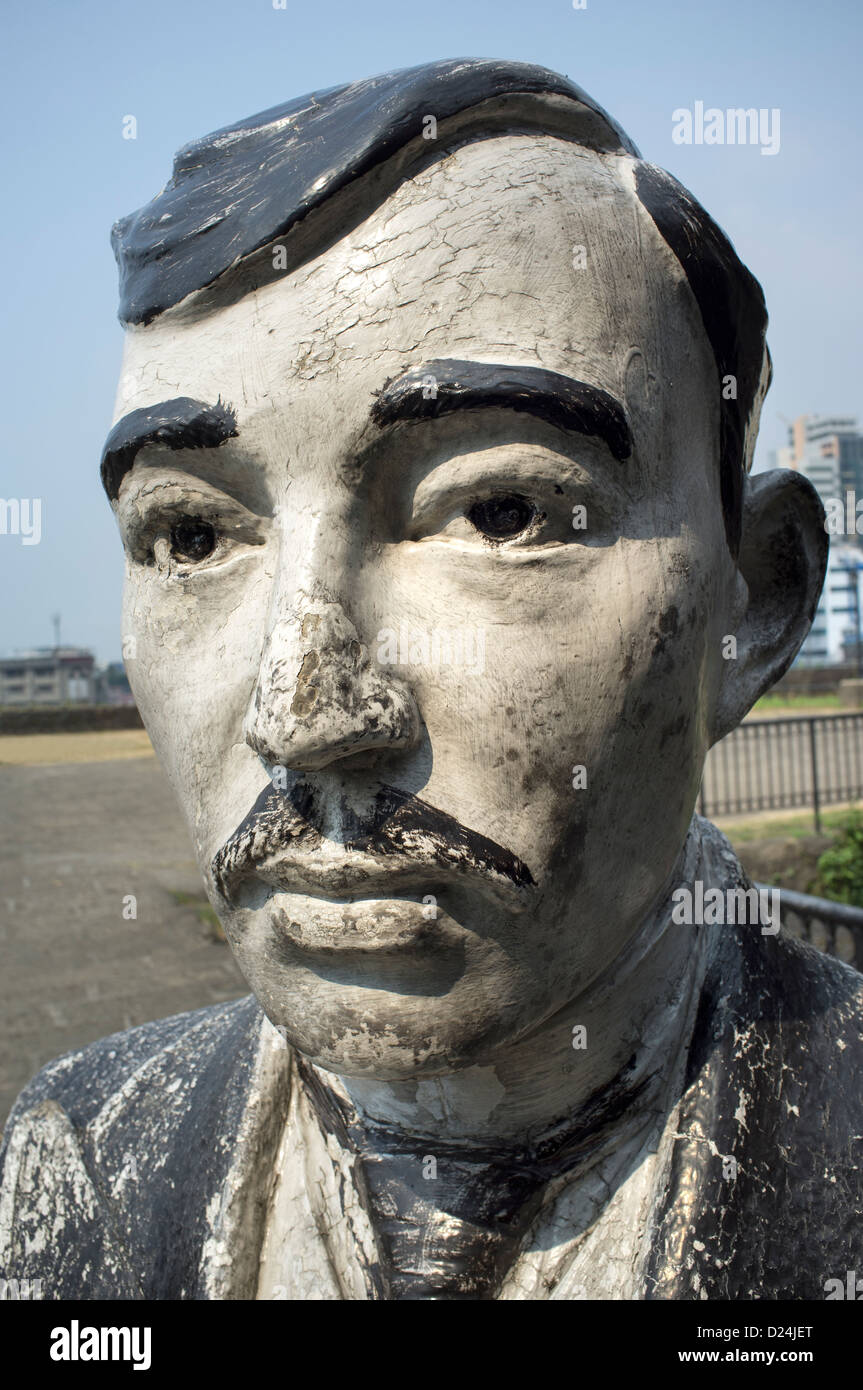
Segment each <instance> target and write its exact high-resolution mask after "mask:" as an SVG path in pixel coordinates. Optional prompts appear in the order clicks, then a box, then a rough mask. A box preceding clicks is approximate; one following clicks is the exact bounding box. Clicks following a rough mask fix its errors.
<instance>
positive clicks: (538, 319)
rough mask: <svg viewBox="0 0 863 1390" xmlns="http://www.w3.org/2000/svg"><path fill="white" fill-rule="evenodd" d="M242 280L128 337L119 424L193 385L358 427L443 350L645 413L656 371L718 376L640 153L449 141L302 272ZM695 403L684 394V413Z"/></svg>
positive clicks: (299, 417) (245, 410) (700, 380)
mask: <svg viewBox="0 0 863 1390" xmlns="http://www.w3.org/2000/svg"><path fill="white" fill-rule="evenodd" d="M274 260H275V261H276V262H277V261H278V252H277V250H276V252H275V253H274ZM268 271H269V267H268ZM252 274H257V278H258V279H261V278H265V279H266V280H267V283H263V284H258V285H257V287H253V286H252V284H251V276H252ZM249 281H250V284H249V291H248V293H246V294H245V295H243V296H242V297H239V298H236V299H235V300H234V302H232V303H229V304H225V305H221V306H220V305H219V304H218V300H217V299H216V298H215V297H212V296H211V297H210V298H209V300H208V302H206V303H205V301H204V298H203V297H201V298H200V304H201V305H202V306H203V308H201V307H199V306H197V305H196V304H195V302H194V301H195V297H192V299H190V300H189V301H187V302H186V304H185V305H184V306H183V307H182V308H180V309H176V310H171V311H169V312H168V313H165V314H162V315H161V316H160V317H159V318H157V319H156V320H155V321H154V323H152V324H151V325H149V326H148V327H146V328H136V329H134V330H130V331H129V332H128V333H127V335H126V346H125V354H124V362H123V372H122V376H121V381H120V388H119V392H118V397H117V402H116V409H115V419H117V418H119V417H120V416H121V415H123V414H125V413H126V412H127V411H129V410H133V409H135V408H139V407H141V406H144V405H148V404H151V403H153V402H155V401H160V400H164V399H166V398H169V397H171V396H180V395H182V396H190V397H192V398H194V399H199V400H203V401H215V400H216V399H217V398H218V397H220V396H221V398H222V399H224V400H229V401H230V402H231V403H232V405H233V406H234V407H235V409H236V410H237V414H238V418H239V420H240V423H241V424H242V423H244V422H245V423H251V422H252V421H253V420H254V419H255V417H256V416H257V415H258V414H259V413H260V412H262V411H263V412H265V414H266V415H267V416H268V417H269V418H270V419H271V418H272V414H273V410H274V409H275V410H276V411H282V410H284V411H288V410H289V411H290V415H291V418H292V419H293V420H294V421H296V423H297V427H298V428H301V429H305V428H306V427H307V426H308V423H309V421H310V420H320V418H321V417H322V416H324V417H326V416H330V417H333V418H335V417H337V418H338V419H339V420H343V421H346V422H349V421H353V420H354V419H355V421H356V423H357V424H360V422H361V419H363V418H365V416H366V415H367V413H368V409H369V406H370V404H371V402H372V400H373V394H372V393H373V392H375V391H376V390H378V389H379V388H380V386H381V384H382V383H383V382H384V381H386V380H387V379H389V378H390V377H392V376H394V375H396V374H398V373H399V372H401V371H403V370H405V369H406V368H408V367H413V366H415V365H417V364H418V363H419V362H422V361H427V360H431V359H434V358H441V357H458V358H460V359H468V358H471V357H476V358H477V359H478V360H480V361H482V360H486V361H512V362H521V363H525V364H535V365H538V366H543V367H547V368H550V369H552V370H556V371H561V372H565V373H570V374H572V375H574V376H577V377H579V378H580V379H582V380H586V381H591V382H593V383H594V384H596V385H597V386H599V387H601V388H603V389H605V390H607V391H609V392H610V393H611V394H612V395H614V396H615V397H617V398H618V399H619V400H621V401H623V402H624V403H626V404H627V406H628V407H630V408H631V409H632V410H633V411H634V412H635V413H636V414H637V413H638V411H639V410H640V409H642V408H643V407H644V405H645V402H646V398H647V395H648V394H649V387H648V385H647V383H648V382H654V383H664V382H674V381H676V380H677V381H680V380H681V378H683V377H684V376H685V378H686V380H687V381H688V382H689V383H690V384H692V383H695V385H694V388H693V390H692V395H693V401H694V400H695V399H697V397H698V396H699V394H700V395H701V396H702V397H703V396H704V394H705V392H706V391H708V392H709V391H711V390H713V389H714V387H715V381H716V368H715V363H714V362H713V359H712V355H711V353H710V349H709V345H708V343H707V339H706V335H705V333H704V330H703V327H702V325H701V321H700V316H699V313H698V309H697V306H696V304H695V301H694V298H693V296H692V294H691V291H690V290H689V287H688V285H687V284H686V281H685V277H684V275H683V272H682V269H681V267H680V265H679V263H678V262H677V260H676V258H675V257H674V256H673V254H672V253H671V251H670V250H669V248H668V247H667V246H666V244H665V242H664V241H663V240H662V238H661V237H660V236H659V233H658V231H657V230H656V227H655V226H654V224H653V222H652V220H651V218H650V217H649V215H648V214H647V213H646V212H645V210H644V209H643V208H642V207H641V204H640V203H639V202H638V199H637V197H636V195H635V193H634V188H633V181H632V161H631V160H629V159H627V158H620V157H611V156H604V157H599V156H597V155H596V154H594V153H592V152H588V151H585V150H582V149H580V148H579V147H577V146H575V145H572V144H570V143H568V142H565V141H561V140H559V139H556V138H552V137H543V136H501V137H499V138H496V139H491V140H484V141H480V142H475V143H472V144H468V145H466V146H464V147H462V148H460V149H458V150H455V151H453V152H452V153H450V154H449V155H447V156H446V157H445V158H444V159H442V160H440V161H438V162H436V163H434V164H432V165H431V166H430V167H429V168H427V169H426V170H425V171H423V173H421V174H420V175H419V176H417V177H415V178H413V179H411V180H409V181H407V182H405V183H403V184H402V185H401V186H400V187H399V188H398V189H397V190H396V191H395V193H393V195H392V196H391V197H390V198H388V199H387V200H386V201H385V202H384V203H383V204H382V205H381V206H380V207H379V208H377V209H376V210H375V211H374V212H373V213H372V214H371V215H370V216H369V217H368V218H366V219H365V221H363V222H361V223H360V224H359V225H357V226H356V227H354V228H353V229H352V230H351V231H350V232H348V234H347V235H345V236H344V237H343V238H342V239H341V240H338V241H336V242H335V243H334V244H332V245H330V246H328V247H327V248H326V249H325V250H323V251H322V252H321V253H320V254H319V255H317V256H316V257H314V258H313V259H311V260H309V261H308V262H306V264H304V265H303V266H302V267H301V268H300V269H299V270H295V271H293V272H292V273H287V272H286V273H284V274H283V275H279V274H278V273H277V272H269V273H268V274H267V275H266V276H264V277H261V275H260V268H258V270H257V272H255V271H250V272H249ZM204 310H205V311H204ZM634 360H637V361H638V364H639V365H638V370H637V371H636V372H635V373H633V371H632V364H633V361H634ZM633 382H635V383H636V386H637V389H636V390H635V395H636V397H637V399H630V398H631V397H633V392H634V387H633ZM336 392H337V394H336ZM693 401H688V402H687V401H684V400H682V399H681V398H680V396H678V398H677V403H678V404H679V405H680V406H681V407H682V408H684V409H687V410H689V411H690V412H691V409H692V408H693ZM653 414H654V415H656V410H655V409H654V411H653Z"/></svg>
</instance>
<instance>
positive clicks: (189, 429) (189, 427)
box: [100, 396, 237, 501]
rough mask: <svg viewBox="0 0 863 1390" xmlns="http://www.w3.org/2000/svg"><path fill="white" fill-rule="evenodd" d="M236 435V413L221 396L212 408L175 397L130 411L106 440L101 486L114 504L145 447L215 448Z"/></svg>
mask: <svg viewBox="0 0 863 1390" xmlns="http://www.w3.org/2000/svg"><path fill="white" fill-rule="evenodd" d="M236 434H237V417H236V414H235V413H234V410H233V408H232V406H230V405H227V404H226V403H225V402H223V401H222V399H221V397H220V398H219V400H218V401H217V402H216V404H215V405H205V404H204V403H203V402H202V401H193V400H191V399H190V398H189V397H188V396H177V397H176V398H175V399H174V400H171V401H160V402H159V403H158V405H147V406H143V407H142V408H141V409H140V410H132V411H130V413H129V414H128V415H124V416H123V417H122V419H120V420H118V421H117V423H116V425H115V426H114V427H113V429H112V430H111V432H110V434H109V435H108V438H107V440H106V441H105V447H104V449H103V450H102V463H101V469H100V472H101V474H102V486H103V487H104V489H105V491H106V492H107V494H108V496H109V497H110V498H111V500H112V501H113V500H114V499H115V498H116V496H117V494H118V492H119V491H120V484H121V482H122V481H123V478H124V477H125V476H126V474H127V473H128V472H129V469H130V468H131V467H132V464H133V463H134V462H135V457H136V455H137V454H138V453H139V451H140V450H141V449H143V448H144V446H145V445H147V444H161V445H163V446H164V447H165V448H167V449H215V448H218V446H219V445H220V444H224V442H225V440H226V439H234V438H235V437H236Z"/></svg>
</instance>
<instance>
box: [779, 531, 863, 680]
mask: <svg viewBox="0 0 863 1390" xmlns="http://www.w3.org/2000/svg"><path fill="white" fill-rule="evenodd" d="M858 566H863V554H861V552H860V549H859V547H858V546H856V545H846V544H839V543H837V542H835V541H833V542H831V545H830V551H829V555H828V558H827V575H826V577H825V580H824V588H823V589H822V590H821V597H820V599H819V600H818V607H817V609H816V610H815V617H814V618H813V620H812V627H811V628H810V630H809V633H808V635H807V637H806V640H805V641H804V643H803V646H802V647H801V648H800V655H799V656H798V658H797V661H796V663H795V665H798V666H834V665H839V664H841V663H842V662H845V661H847V660H849V658H850V659H853V656H854V653H855V652H856V649H857V632H858V628H859V626H860V615H859V613H858V602H859V593H860V590H859V588H858V584H859V585H863V580H861V579H860V576H859V574H858V573H857V568H858Z"/></svg>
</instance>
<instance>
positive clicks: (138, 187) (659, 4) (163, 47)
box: [0, 0, 863, 660]
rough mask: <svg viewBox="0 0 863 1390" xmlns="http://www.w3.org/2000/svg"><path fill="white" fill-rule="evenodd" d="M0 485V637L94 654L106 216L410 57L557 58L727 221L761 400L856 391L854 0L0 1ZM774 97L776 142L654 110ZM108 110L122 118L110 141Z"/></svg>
mask: <svg viewBox="0 0 863 1390" xmlns="http://www.w3.org/2000/svg"><path fill="white" fill-rule="evenodd" d="M2 32H3V39H4V50H5V63H4V81H3V91H2V97H0V100H2V106H3V108H4V110H3V123H2V129H3V131H4V135H5V143H6V148H5V150H4V152H3V185H4V186H3V196H4V203H5V206H6V215H5V217H4V218H3V221H2V238H3V243H4V245H3V262H4V266H5V277H4V278H5V284H4V295H3V298H4V301H5V304H6V310H7V321H8V328H7V332H6V333H5V334H4V342H3V347H2V357H3V360H2V374H3V386H4V395H5V401H4V411H5V418H6V425H5V430H4V452H3V467H2V472H0V496H3V497H5V498H9V497H41V498H42V499H43V521H42V541H41V544H39V545H34V546H23V545H22V544H21V541H20V538H19V537H13V536H0V586H2V594H3V603H2V609H0V613H2V618H0V651H10V650H12V649H14V648H16V647H23V646H30V645H44V644H48V643H50V642H51V641H52V629H51V625H50V615H51V613H52V612H54V611H55V610H57V609H59V610H60V611H61V613H62V615H63V640H64V642H69V643H75V644H80V645H82V646H90V647H93V648H94V649H95V651H96V652H97V654H98V656H99V658H100V659H102V660H108V659H117V658H118V657H119V646H120V640H119V632H120V582H121V575H122V558H121V549H120V544H119V541H118V539H117V537H116V534H115V531H114V524H113V519H112V517H111V514H110V511H109V508H108V506H107V503H106V502H105V500H104V498H103V496H102V493H101V489H100V487H99V483H98V477H97V463H98V457H99V451H100V447H101V444H102V442H103V439H104V436H105V433H106V431H107V427H108V425H109V422H110V415H111V408H112V403H113V398H114V390H115V385H116V378H117V373H118V367H119V361H120V350H121V340H122V333H121V329H120V327H119V324H118V323H117V320H116V298H117V295H116V274H115V267H114V261H113V256H112V253H111V250H110V247H109V243H108V234H109V230H110V227H111V223H112V222H113V221H114V220H115V219H116V218H117V217H119V216H121V215H122V214H124V213H127V212H130V211H132V210H133V209H134V208H137V207H140V206H141V204H143V203H145V202H147V201H149V199H150V198H151V197H152V196H153V195H154V194H155V193H156V192H157V191H158V190H159V189H160V188H161V187H162V185H163V184H164V183H165V182H166V180H167V179H168V177H169V176H170V172H171V163H172V159H173V155H174V152H175V150H176V149H177V148H178V147H179V146H180V145H182V144H185V143H186V142H187V141H188V140H190V139H192V138H194V137H195V136H198V135H202V134H204V133H205V132H207V131H209V130H213V129H215V128H217V127H218V126H221V125H225V124H227V123H228V122H230V121H233V120H235V119H237V118H238V117H242V116H247V115H250V114H252V113H253V112H255V111H260V110H263V109H265V108H266V107H268V106H273V105H276V104H278V103H280V102H283V101H286V100H287V99H288V98H290V97H293V96H298V95H300V94H302V93H304V92H308V91H312V90H314V89H315V88H320V87H329V86H332V85H334V84H336V83H340V82H347V81H350V80H352V79H354V78H358V77H365V76H369V75H371V74H373V73H377V72H384V71H386V70H388V69H391V68H398V67H407V66H410V65H411V64H415V63H420V62H425V61H429V60H433V59H436V58H450V57H464V56H470V57H500V58H517V59H521V60H524V61H528V62H534V63H541V64H543V65H545V66H546V67H550V68H554V69H556V70H557V71H560V72H564V73H566V74H567V75H568V76H569V77H570V78H572V79H573V81H575V82H577V83H578V84H579V85H581V86H582V87H584V88H585V89H586V90H587V91H588V92H589V93H590V94H591V96H593V97H594V98H595V99H596V100H597V101H598V102H599V103H600V104H601V105H602V106H604V107H605V108H606V109H607V110H608V111H610V112H611V114H612V115H613V116H615V117H616V118H617V120H618V121H620V123H621V124H622V125H623V127H624V129H625V130H626V131H628V133H629V134H630V135H631V136H632V138H633V139H634V140H635V142H636V144H638V145H639V147H640V148H641V151H642V153H643V154H644V155H645V157H646V158H648V159H650V160H652V161H654V162H655V163H657V164H661V165H663V166H664V167H665V168H667V169H670V170H671V172H672V173H673V174H675V175H676V176H677V177H678V178H679V179H681V180H682V182H683V183H684V184H686V185H687V187H689V188H690V189H691V190H692V192H693V193H694V194H695V195H696V197H698V198H699V199H700V200H701V201H702V202H703V203H704V205H705V206H706V208H707V209H708V211H709V212H710V213H711V214H712V215H713V217H715V218H716V220H717V221H718V222H719V223H720V225H721V226H723V227H724V228H725V230H726V231H727V232H728V233H729V235H730V236H731V239H732V241H733V242H734V244H735V246H736V248H737V250H738V252H739V254H740V255H741V256H742V258H743V260H744V261H745V262H746V264H747V265H749V267H750V268H751V269H752V270H753V272H754V273H755V274H756V275H757V277H758V278H759V280H760V281H761V283H762V285H763V286H764V291H765V294H766V297H767V306H768V310H769V312H770V319H771V330H770V338H769V341H770V346H771V351H772V353H773V358H774V363H775V379H774V384H773V387H772V389H771V392H770V395H769V397H768V400H767V405H766V407H765V414H764V420H763V428H762V435H761V442H760V445H759V453H758V455H757V460H756V466H764V465H765V463H766V455H767V451H768V450H769V449H771V448H774V447H775V446H776V445H777V444H781V443H784V427H783V424H782V421H781V418H780V417H781V416H782V415H784V416H787V417H789V418H790V417H792V416H794V415H796V414H799V413H801V412H803V411H818V412H821V413H824V412H828V411H842V412H853V413H863V390H861V375H860V363H861V347H863V314H861V301H863V295H861V280H863V272H861V254H860V245H861V236H860V230H861V225H863V207H861V203H863V197H861V178H860V171H861V166H863V160H861V123H863V122H861V115H860V87H861V78H860V58H861V50H863V42H861V40H863V7H861V5H860V3H859V0H819V3H817V4H813V3H808V2H807V0H722V3H717V0H587V7H586V9H583V10H574V9H573V7H572V0H530V3H516V2H515V0H495V2H494V3H492V0H431V2H430V3H421V2H420V3H410V0H361V3H356V2H354V3H350V4H349V3H347V0H326V3H320V4H309V3H307V2H306V0H288V5H287V8H286V9H285V10H276V9H274V8H273V4H272V0H137V3H128V2H126V3H124V2H123V0H38V3H33V0H7V3H6V5H5V6H4V16H3V22H2ZM696 101H703V102H704V104H705V106H707V107H709V106H716V107H719V108H722V109H725V108H727V107H737V106H744V107H750V106H754V107H757V108H762V107H764V108H773V107H778V108H779V109H780V112H781V126H780V130H781V148H780V151H779V153H778V155H776V156H775V157H770V156H764V155H762V154H761V153H760V151H759V149H758V148H757V147H734V146H723V145H712V146H708V145H691V146H685V145H676V144H674V143H673V142H672V139H671V132H672V120H671V113H672V112H673V111H674V110H675V109H676V108H678V107H690V108H691V107H692V106H693V104H694V103H695V102H696ZM127 115H134V116H135V117H136V118H137V122H138V138H137V139H136V140H124V139H123V138H122V121H123V117H124V116H127Z"/></svg>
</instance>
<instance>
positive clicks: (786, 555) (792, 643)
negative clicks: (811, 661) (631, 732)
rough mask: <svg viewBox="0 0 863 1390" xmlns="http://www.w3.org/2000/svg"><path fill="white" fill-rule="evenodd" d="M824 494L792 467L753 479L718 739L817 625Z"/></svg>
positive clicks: (716, 723) (714, 734) (824, 545)
mask: <svg viewBox="0 0 863 1390" xmlns="http://www.w3.org/2000/svg"><path fill="white" fill-rule="evenodd" d="M828 545H829V540H828V537H827V531H826V528H825V525H824V508H823V507H822V505H821V499H820V498H819V496H818V493H817V492H816V491H815V489H814V487H813V486H812V484H811V483H810V482H809V479H808V478H805V477H803V475H802V474H801V473H792V472H791V471H790V470H789V469H786V468H777V469H773V470H772V471H771V472H769V473H759V474H756V476H755V477H754V478H748V479H747V481H746V488H745V492H744V502H743V528H742V534H741V540H740V555H739V558H738V561H737V567H738V570H739V572H740V576H741V577H742V579H743V581H744V583H745V586H746V589H748V591H749V598H748V602H747V604H746V608H745V611H744V613H743V617H742V619H741V621H740V623H739V624H738V626H737V630H736V632H735V633H734V636H735V637H736V639H737V655H736V658H735V659H731V660H726V661H723V663H722V665H723V667H724V670H723V673H722V684H721V686H720V689H719V695H718V698H717V702H716V707H715V710H714V715H713V728H712V730H711V738H712V741H713V742H714V743H715V742H716V741H717V740H718V739H721V738H724V737H725V735H726V734H727V733H730V732H731V730H732V729H734V728H736V727H737V725H738V724H739V723H740V721H741V719H742V718H743V717H744V715H745V714H747V713H748V711H749V710H750V709H751V708H752V706H753V705H754V704H755V701H756V700H757V699H758V697H759V696H760V695H763V694H764V692H765V690H769V689H770V687H771V685H773V684H774V683H775V682H776V681H778V680H779V677H780V676H781V675H784V673H785V672H786V671H787V670H788V667H789V666H790V665H791V663H792V661H793V660H794V658H795V656H796V655H797V653H798V651H799V650H800V646H801V644H802V642H803V639H804V637H805V636H806V634H807V632H808V631H809V628H810V627H811V625H812V619H813V617H814V616H815V609H816V607H817V605H818V596H819V594H820V593H821V586H822V585H823V583H824V574H825V571H826V568H827V549H828Z"/></svg>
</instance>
